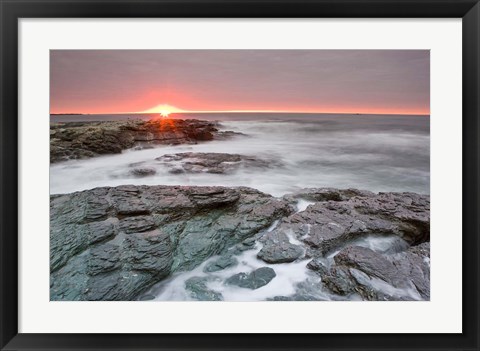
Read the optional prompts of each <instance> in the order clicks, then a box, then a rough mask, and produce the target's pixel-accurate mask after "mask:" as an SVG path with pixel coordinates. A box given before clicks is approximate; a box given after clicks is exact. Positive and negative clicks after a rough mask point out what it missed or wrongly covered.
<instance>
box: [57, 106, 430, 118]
mask: <svg viewBox="0 0 480 351" xmlns="http://www.w3.org/2000/svg"><path fill="white" fill-rule="evenodd" d="M222 107H223V106H222ZM72 112H74V113H82V114H144V113H145V114H147V113H148V114H159V115H160V116H162V117H168V116H169V115H171V114H182V113H318V114H378V115H430V111H428V110H427V111H425V110H418V109H408V108H395V107H366V106H357V107H355V106H348V107H346V106H345V107H340V106H324V107H308V108H294V107H291V108H245V109H241V108H232V109H225V108H219V109H193V108H191V109H182V108H178V107H176V106H173V105H170V104H160V105H156V106H154V107H152V108H149V109H146V110H139V111H128V112H126V111H116V112H113V111H111V110H110V111H108V110H96V111H95V109H93V111H89V112H79V111H72ZM50 113H52V114H62V113H66V114H68V113H71V112H69V111H61V112H60V111H51V112H50Z"/></svg>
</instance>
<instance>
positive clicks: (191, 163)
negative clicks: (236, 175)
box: [156, 152, 281, 174]
mask: <svg viewBox="0 0 480 351" xmlns="http://www.w3.org/2000/svg"><path fill="white" fill-rule="evenodd" d="M156 160H157V161H160V162H161V163H162V164H164V165H165V166H166V167H168V168H169V172H170V173H173V174H181V173H212V174H225V173H231V172H234V171H236V170H238V169H240V168H242V167H244V168H265V169H267V168H274V167H280V166H281V163H280V162H279V161H277V160H265V159H261V158H259V157H255V156H246V155H239V154H225V153H214V152H208V153H205V152H184V153H177V154H167V155H163V156H160V157H158V158H156Z"/></svg>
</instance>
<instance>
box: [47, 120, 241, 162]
mask: <svg viewBox="0 0 480 351" xmlns="http://www.w3.org/2000/svg"><path fill="white" fill-rule="evenodd" d="M225 133H226V132H221V131H219V130H218V129H217V124H216V123H215V122H209V121H201V120H195V119H189V120H182V119H165V118H161V119H156V120H149V121H143V120H130V121H107V122H67V123H55V124H51V125H50V162H51V163H55V162H60V161H66V160H72V159H84V158H90V157H94V156H98V155H103V154H117V153H121V152H122V150H125V149H129V148H133V147H138V148H142V147H149V146H151V145H154V144H167V145H171V144H195V143H197V142H199V141H209V140H214V139H226V138H229V137H233V136H235V135H237V134H238V133H235V132H228V133H226V134H225Z"/></svg>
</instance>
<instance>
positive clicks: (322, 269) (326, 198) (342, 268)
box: [50, 185, 430, 301]
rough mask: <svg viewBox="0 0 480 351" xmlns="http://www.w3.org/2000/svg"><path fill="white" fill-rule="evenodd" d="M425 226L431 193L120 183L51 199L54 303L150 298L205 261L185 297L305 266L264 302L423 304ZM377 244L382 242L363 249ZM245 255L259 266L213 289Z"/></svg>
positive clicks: (216, 295) (252, 286)
mask: <svg viewBox="0 0 480 351" xmlns="http://www.w3.org/2000/svg"><path fill="white" fill-rule="evenodd" d="M429 226H430V197H429V196H428V195H419V194H415V193H379V194H375V193H372V192H369V191H361V190H356V189H346V190H340V189H330V188H318V189H303V190H301V191H298V192H296V193H294V194H289V195H286V196H284V197H281V198H275V197H272V196H270V195H268V194H264V193H262V192H260V191H257V190H255V189H251V188H246V187H238V188H229V187H202V186H131V185H125V186H119V187H103V188H95V189H92V190H86V191H82V192H76V193H72V194H65V195H52V196H51V198H50V227H51V231H50V235H51V238H50V240H51V241H50V243H51V244H50V245H51V247H50V262H51V272H50V297H51V300H66V301H78V300H89V301H92V300H139V299H140V300H145V299H149V298H152V296H148V294H147V293H148V291H149V289H150V288H151V287H152V286H154V285H155V284H157V283H159V282H162V281H163V280H165V279H167V278H169V277H171V276H172V275H174V274H178V273H179V272H186V271H191V270H192V269H194V268H195V267H198V266H200V265H202V264H204V268H203V272H205V273H204V274H208V275H203V276H202V275H199V276H195V277H192V278H190V279H188V280H187V281H186V282H185V289H186V290H187V291H188V292H189V294H190V298H191V299H193V300H214V301H217V300H223V299H224V298H223V296H222V293H221V291H217V290H215V289H214V288H212V286H214V284H213V283H215V284H221V285H225V286H234V287H237V288H239V289H249V290H256V289H260V288H262V287H264V286H268V285H269V284H272V282H274V281H275V279H278V278H277V277H276V275H277V274H276V271H275V270H276V267H277V266H278V265H282V264H287V265H288V264H297V263H301V264H302V265H304V266H305V269H307V270H308V272H309V279H308V280H306V281H304V282H301V283H299V284H297V286H296V291H295V293H293V294H289V295H278V296H272V297H271V298H269V299H270V300H275V301H285V300H287V301H291V300H295V301H296V300H302V301H305V300H322V299H325V298H324V296H326V295H328V296H329V299H333V300H335V299H337V300H350V299H361V300H428V299H429V298H430V273H429V272H430V259H429V258H430V228H429ZM377 241H381V242H382V243H385V242H386V243H387V244H388V245H383V244H382V245H377V246H375V245H373V246H372V245H371V244H369V245H366V244H365V243H366V242H369V243H371V242H377ZM251 250H257V251H258V252H257V251H255V252H257V253H256V257H257V259H258V260H260V262H263V263H264V266H263V267H260V268H258V269H252V270H250V271H245V272H239V273H236V274H232V275H231V276H229V277H228V278H227V279H225V280H222V281H218V279H219V278H218V277H216V276H215V273H216V272H222V271H228V269H231V267H235V266H236V265H237V264H238V260H239V257H240V256H239V255H241V254H242V253H244V252H247V251H251ZM251 252H253V251H251ZM202 267H203V266H202ZM215 280H216V281H215ZM212 284H213V285H212Z"/></svg>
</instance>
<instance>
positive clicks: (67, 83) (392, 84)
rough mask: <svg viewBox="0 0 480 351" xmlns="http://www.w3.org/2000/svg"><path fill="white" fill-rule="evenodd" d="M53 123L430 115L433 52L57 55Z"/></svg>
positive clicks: (55, 52)
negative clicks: (84, 116) (159, 109)
mask: <svg viewBox="0 0 480 351" xmlns="http://www.w3.org/2000/svg"><path fill="white" fill-rule="evenodd" d="M50 74H51V76H50V78H51V80H50V83H51V84H50V87H51V90H50V112H51V113H132V112H143V111H146V110H149V109H151V108H153V107H155V106H157V105H161V104H166V105H170V106H175V107H176V108H179V109H182V110H186V111H231V110H236V111H238V110H249V111H267V110H268V111H285V112H291V111H292V112H293V111H295V112H326V113H380V114H389V113H392V114H429V113H430V53H429V51H427V50H52V51H51V54H50Z"/></svg>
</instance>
